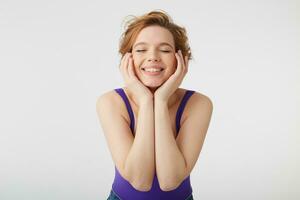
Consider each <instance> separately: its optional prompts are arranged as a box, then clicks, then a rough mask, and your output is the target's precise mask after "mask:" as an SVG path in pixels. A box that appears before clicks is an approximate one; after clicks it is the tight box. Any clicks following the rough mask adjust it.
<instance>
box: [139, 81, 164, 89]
mask: <svg viewBox="0 0 300 200" xmlns="http://www.w3.org/2000/svg"><path fill="white" fill-rule="evenodd" d="M143 84H144V85H145V86H146V87H149V88H157V87H159V86H161V85H162V84H163V83H162V82H161V81H143Z"/></svg>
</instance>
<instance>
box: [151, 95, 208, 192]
mask: <svg viewBox="0 0 300 200" xmlns="http://www.w3.org/2000/svg"><path fill="white" fill-rule="evenodd" d="M193 97H194V98H193V100H192V98H191V99H190V100H189V101H191V102H188V103H190V106H191V107H192V109H189V110H190V112H189V115H188V116H187V118H186V120H184V122H183V124H182V125H181V127H180V130H179V133H178V134H179V135H178V137H177V138H174V136H173V130H172V128H171V121H170V116H169V111H168V108H167V104H166V103H165V102H160V101H156V102H155V111H154V113H155V156H156V171H157V177H158V180H159V184H160V187H161V189H162V190H165V191H169V190H173V189H176V188H177V187H178V186H179V185H180V184H181V183H182V181H183V180H184V179H185V178H186V177H187V176H188V175H189V174H190V173H191V171H192V169H193V167H194V166H195V164H196V161H197V159H198V157H199V154H200V151H201V148H202V145H203V142H204V139H205V136H206V133H207V129H208V126H209V122H210V118H211V114H212V109H213V107H212V102H211V101H210V99H209V98H206V97H204V96H200V95H198V94H194V95H193ZM187 106H188V105H187ZM185 109H187V108H185Z"/></svg>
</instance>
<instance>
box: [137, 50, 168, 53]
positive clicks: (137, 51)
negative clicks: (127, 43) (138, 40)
mask: <svg viewBox="0 0 300 200" xmlns="http://www.w3.org/2000/svg"><path fill="white" fill-rule="evenodd" d="M143 51H146V50H136V52H143ZM161 51H162V52H164V53H169V52H171V51H164V50H161Z"/></svg>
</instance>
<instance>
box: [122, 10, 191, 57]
mask: <svg viewBox="0 0 300 200" xmlns="http://www.w3.org/2000/svg"><path fill="white" fill-rule="evenodd" d="M129 16H132V18H131V19H129V20H128V21H127V22H126V23H125V31H124V33H123V34H122V35H121V38H120V44H119V53H120V54H121V56H122V57H123V56H124V55H125V54H126V53H127V52H131V51H132V46H133V44H134V42H135V40H136V38H137V36H138V34H139V33H140V31H141V30H142V29H143V28H145V27H147V26H152V25H158V26H161V27H163V28H166V29H168V30H169V31H170V32H171V34H172V35H173V38H174V43H175V50H176V52H177V51H178V50H181V52H182V55H183V57H185V56H186V55H187V56H188V59H189V60H190V59H191V58H192V53H191V50H190V46H189V44H188V37H187V33H186V29H185V28H184V27H180V26H178V25H177V24H175V23H174V22H173V20H172V19H171V17H170V16H169V15H168V14H167V13H166V12H165V11H162V10H154V11H151V12H149V13H146V14H144V15H142V16H138V17H137V16H134V15H129Z"/></svg>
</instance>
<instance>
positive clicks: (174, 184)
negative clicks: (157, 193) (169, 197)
mask: <svg viewBox="0 0 300 200" xmlns="http://www.w3.org/2000/svg"><path fill="white" fill-rule="evenodd" d="M180 184H181V182H179V181H170V180H169V181H161V182H159V187H160V189H161V190H162V191H165V192H168V191H171V190H175V189H176V188H178V187H179V185H180Z"/></svg>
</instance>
